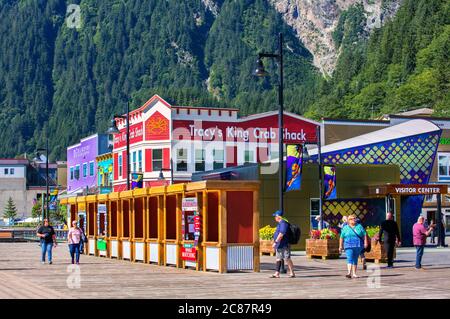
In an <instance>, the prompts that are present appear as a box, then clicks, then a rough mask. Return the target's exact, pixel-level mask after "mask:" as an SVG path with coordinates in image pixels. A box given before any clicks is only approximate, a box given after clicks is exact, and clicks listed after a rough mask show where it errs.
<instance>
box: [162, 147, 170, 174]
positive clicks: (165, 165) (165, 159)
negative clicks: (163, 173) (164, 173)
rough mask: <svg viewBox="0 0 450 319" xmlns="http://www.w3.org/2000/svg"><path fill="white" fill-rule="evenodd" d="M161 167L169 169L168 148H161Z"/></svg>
mask: <svg viewBox="0 0 450 319" xmlns="http://www.w3.org/2000/svg"><path fill="white" fill-rule="evenodd" d="M163 168H165V169H170V149H168V148H163Z"/></svg>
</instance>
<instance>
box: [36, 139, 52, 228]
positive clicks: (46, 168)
mask: <svg viewBox="0 0 450 319" xmlns="http://www.w3.org/2000/svg"><path fill="white" fill-rule="evenodd" d="M42 151H45V188H46V193H45V212H44V208H42V221H44V219H45V217H46V216H47V218H48V217H49V215H50V214H49V210H50V209H49V201H48V198H49V196H50V192H49V183H48V175H49V172H48V138H47V141H46V148H38V149H37V152H38V154H37V155H38V156H37V157H38V158H39V159H40V154H39V152H42Z"/></svg>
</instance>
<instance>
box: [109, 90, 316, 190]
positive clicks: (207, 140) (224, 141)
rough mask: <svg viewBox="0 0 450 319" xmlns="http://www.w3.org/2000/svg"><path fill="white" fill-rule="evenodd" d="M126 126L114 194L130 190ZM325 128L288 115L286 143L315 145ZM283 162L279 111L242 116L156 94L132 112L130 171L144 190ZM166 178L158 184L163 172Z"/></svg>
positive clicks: (119, 139) (117, 143) (118, 141)
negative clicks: (216, 171)
mask: <svg viewBox="0 0 450 319" xmlns="http://www.w3.org/2000/svg"><path fill="white" fill-rule="evenodd" d="M125 124H126V122H125V120H123V119H121V120H118V122H117V126H118V128H119V130H120V133H119V134H117V135H116V136H115V137H114V150H113V160H114V182H113V186H114V191H122V190H125V189H126V178H127V171H126V169H127V156H126V126H125ZM319 125H320V124H319V123H317V122H315V121H312V120H309V119H306V118H303V117H301V116H298V115H296V114H293V113H289V112H285V114H284V142H285V143H288V144H291V143H292V144H300V143H316V128H317V126H319ZM274 158H278V112H277V111H272V112H266V113H261V114H255V115H251V116H247V117H242V118H239V117H238V109H234V108H205V107H192V106H173V105H170V104H169V103H167V102H166V101H164V100H163V99H162V98H161V97H159V96H158V95H154V96H153V97H152V98H151V99H150V100H148V101H147V102H146V103H145V104H144V105H142V106H141V107H140V108H138V109H136V110H134V111H132V112H130V161H131V167H130V169H131V172H136V173H143V174H144V187H148V186H152V185H153V186H154V185H162V184H166V183H167V181H170V179H171V176H170V174H171V166H172V168H173V179H174V182H175V183H177V182H185V181H190V179H191V175H192V173H193V172H198V171H208V170H213V169H219V168H224V167H230V166H236V165H242V164H245V163H256V162H263V161H266V160H270V159H274ZM161 171H162V172H163V174H164V177H165V180H159V176H160V172H161Z"/></svg>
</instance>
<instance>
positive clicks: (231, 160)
mask: <svg viewBox="0 0 450 319" xmlns="http://www.w3.org/2000/svg"><path fill="white" fill-rule="evenodd" d="M226 161H227V165H226V167H231V166H236V165H237V146H227V158H226Z"/></svg>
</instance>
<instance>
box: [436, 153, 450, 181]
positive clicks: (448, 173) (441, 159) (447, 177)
mask: <svg viewBox="0 0 450 319" xmlns="http://www.w3.org/2000/svg"><path fill="white" fill-rule="evenodd" d="M438 166H439V181H440V182H444V181H450V153H439V155H438Z"/></svg>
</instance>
